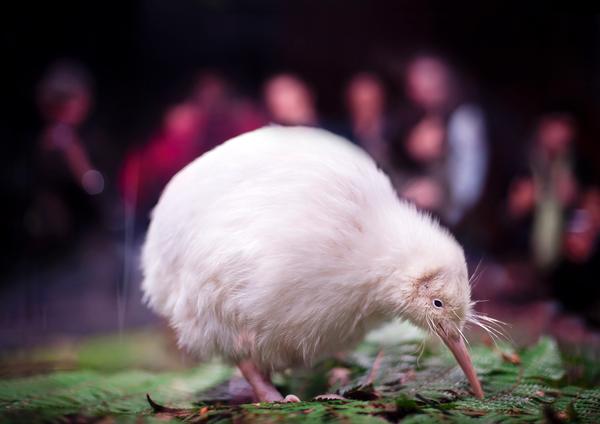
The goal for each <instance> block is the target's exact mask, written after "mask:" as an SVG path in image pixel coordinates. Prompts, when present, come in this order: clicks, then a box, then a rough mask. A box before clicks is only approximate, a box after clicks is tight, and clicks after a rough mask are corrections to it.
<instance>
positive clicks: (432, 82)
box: [406, 57, 450, 110]
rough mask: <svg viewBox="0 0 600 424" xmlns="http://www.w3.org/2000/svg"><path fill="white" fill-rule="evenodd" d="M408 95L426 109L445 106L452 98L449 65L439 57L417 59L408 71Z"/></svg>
mask: <svg viewBox="0 0 600 424" xmlns="http://www.w3.org/2000/svg"><path fill="white" fill-rule="evenodd" d="M406 91H407V94H408V97H409V98H410V99H411V100H412V101H413V102H414V103H415V104H417V105H419V106H421V107H422V108H424V109H426V110H432V109H439V108H442V107H444V106H445V105H446V104H447V103H448V101H449V99H450V76H449V72H448V67H447V66H446V65H445V64H444V63H443V62H442V61H441V60H439V59H436V58H433V57H423V58H418V59H415V60H413V61H412V62H411V64H410V65H409V66H408V69H407V72H406Z"/></svg>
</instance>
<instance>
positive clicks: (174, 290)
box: [142, 126, 469, 370]
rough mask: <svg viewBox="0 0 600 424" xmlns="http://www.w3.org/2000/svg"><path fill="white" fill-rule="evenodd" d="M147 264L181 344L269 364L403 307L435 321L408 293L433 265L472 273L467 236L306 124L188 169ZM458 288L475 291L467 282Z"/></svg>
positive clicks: (311, 356)
mask: <svg viewBox="0 0 600 424" xmlns="http://www.w3.org/2000/svg"><path fill="white" fill-rule="evenodd" d="M142 265H143V273H144V281H143V290H144V292H145V297H146V300H147V302H148V303H149V305H150V306H151V307H152V308H153V309H154V310H156V311H157V312H159V313H160V314H162V315H164V316H165V317H167V318H168V319H169V321H170V323H171V325H172V326H173V327H174V329H175V330H176V332H177V334H178V340H179V344H180V346H182V347H184V348H185V349H187V350H189V351H191V352H193V353H195V354H197V355H199V356H200V357H201V358H209V357H210V356H212V355H215V354H218V355H221V356H223V357H225V358H227V359H229V360H231V361H233V362H236V361H239V360H240V359H244V358H252V359H254V360H255V361H256V362H257V364H258V365H259V366H260V367H262V368H263V369H265V370H267V369H283V368H286V367H289V366H294V365H299V364H310V363H311V362H312V361H314V360H315V359H317V358H319V357H321V356H324V355H327V354H331V353H333V352H337V351H340V350H343V349H345V348H351V347H352V346H354V345H355V344H356V343H358V342H359V341H360V340H361V339H362V338H363V336H364V335H365V333H366V332H367V331H368V330H370V329H371V328H373V327H374V326H376V325H379V324H380V323H382V322H384V321H385V320H387V319H389V318H391V317H394V316H398V315H400V316H403V317H405V318H409V319H411V320H413V321H414V322H415V323H416V324H418V325H421V326H424V325H425V324H424V321H423V320H421V319H420V315H419V314H416V313H414V305H411V304H409V302H407V296H410V288H409V286H410V281H411V278H416V277H418V276H419V275H422V273H424V272H428V271H430V270H433V269H442V270H444V272H445V273H446V274H448V273H450V274H452V275H453V279H454V280H456V281H457V282H458V281H459V280H460V281H462V280H463V279H464V281H467V278H466V267H465V265H464V255H463V252H462V249H461V248H460V246H458V244H457V243H456V242H455V241H454V239H453V238H452V237H451V236H450V235H449V234H448V233H447V232H446V231H445V230H442V229H441V228H440V227H439V226H438V225H437V223H435V222H434V221H432V220H431V218H430V217H428V216H425V215H423V214H420V213H418V212H417V211H416V210H415V208H414V207H413V206H411V205H409V204H407V203H404V202H402V201H400V200H399V199H398V198H397V196H396V193H395V192H394V190H393V188H392V186H391V184H390V181H389V179H388V178H387V176H386V175H385V174H383V173H382V172H381V171H380V170H379V169H377V167H376V165H375V164H374V162H373V160H372V159H371V158H369V157H368V156H367V155H366V154H365V153H364V152H363V151H362V150H360V149H359V148H357V147H356V146H354V145H352V144H350V143H349V142H347V141H346V140H344V139H342V138H340V137H337V136H334V135H333V134H330V133H328V132H326V131H323V130H318V129H313V128H304V127H295V128H286V127H276V126H272V127H266V128H262V129H259V130H256V131H253V132H250V133H247V134H244V135H241V136H239V137H236V138H234V139H232V140H229V141H228V142H226V143H224V144H222V145H221V146H219V147H217V148H215V149H214V150H212V151H210V152H208V153H206V154H205V155H203V156H202V157H200V158H198V159H196V160H195V161H194V162H192V163H191V164H189V165H188V166H187V167H185V168H184V169H183V170H181V171H180V172H179V173H178V174H177V175H176V176H175V177H174V178H173V179H172V180H171V182H170V183H169V184H168V185H167V187H166V188H165V191H164V193H163V194H162V196H161V199H160V201H159V202H158V204H157V206H156V208H155V209H154V211H153V217H152V222H151V224H150V228H149V230H148V234H147V239H146V243H145V245H144V248H143V254H142ZM450 289H451V290H453V291H454V292H456V293H455V294H456V295H457V296H459V297H461V298H465V297H466V298H467V299H466V303H467V304H468V300H469V299H468V297H469V293H468V291H469V289H468V283H467V285H466V288H465V287H464V284H462V283H459V284H455V285H453V286H452V287H450ZM465 290H466V293H465ZM461 305H462V302H461ZM411 308H412V309H411ZM401 311H403V312H404V315H402V314H400V312H401Z"/></svg>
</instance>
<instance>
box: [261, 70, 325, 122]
mask: <svg viewBox="0 0 600 424" xmlns="http://www.w3.org/2000/svg"><path fill="white" fill-rule="evenodd" d="M263 102H264V105H265V108H266V111H267V115H268V118H269V120H270V121H271V122H272V123H275V124H279V125H306V126H319V125H320V122H319V118H318V115H317V109H316V107H315V98H314V95H313V92H312V90H311V89H310V87H309V86H308V85H307V84H306V82H304V81H303V80H301V79H300V78H299V77H297V76H296V75H293V74H289V73H282V74H277V75H274V76H272V77H271V78H269V79H268V80H267V81H266V82H265V84H264V88H263Z"/></svg>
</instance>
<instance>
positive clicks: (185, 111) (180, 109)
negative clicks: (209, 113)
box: [165, 105, 200, 139]
mask: <svg viewBox="0 0 600 424" xmlns="http://www.w3.org/2000/svg"><path fill="white" fill-rule="evenodd" d="M199 125H200V120H199V114H198V112H197V110H196V109H195V108H194V107H192V106H191V105H180V106H176V107H174V108H173V109H171V110H170V111H169V112H168V113H167V116H166V118H165V130H166V132H167V134H169V135H170V136H173V137H175V138H183V139H185V138H189V137H194V136H195V135H196V133H197V131H198V127H199Z"/></svg>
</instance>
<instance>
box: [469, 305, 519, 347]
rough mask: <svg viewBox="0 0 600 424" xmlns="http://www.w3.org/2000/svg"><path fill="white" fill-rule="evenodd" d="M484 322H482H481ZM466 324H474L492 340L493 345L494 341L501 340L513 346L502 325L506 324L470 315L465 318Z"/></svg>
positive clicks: (480, 315) (483, 316) (485, 317)
mask: <svg viewBox="0 0 600 424" xmlns="http://www.w3.org/2000/svg"><path fill="white" fill-rule="evenodd" d="M482 321H484V322H482ZM467 322H468V323H470V324H474V325H476V326H478V327H480V328H481V329H482V330H484V331H485V332H486V333H487V335H488V336H489V337H490V338H491V339H492V341H493V342H494V344H496V345H497V343H496V340H500V339H503V340H505V341H507V342H509V343H510V344H514V340H512V338H511V337H510V336H509V335H507V334H506V332H505V331H504V329H503V328H502V326H503V325H507V324H506V323H504V322H502V321H500V320H497V319H495V318H490V317H488V316H487V315H483V314H477V313H471V314H470V315H469V316H468V317H467Z"/></svg>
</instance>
